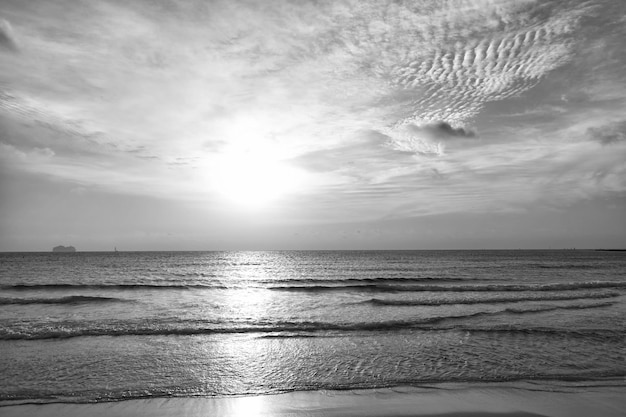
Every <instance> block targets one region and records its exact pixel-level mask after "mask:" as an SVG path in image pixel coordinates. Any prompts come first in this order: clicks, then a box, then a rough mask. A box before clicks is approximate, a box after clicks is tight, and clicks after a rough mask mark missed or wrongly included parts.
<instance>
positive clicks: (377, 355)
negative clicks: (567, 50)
mask: <svg viewBox="0 0 626 417" xmlns="http://www.w3.org/2000/svg"><path fill="white" fill-rule="evenodd" d="M625 269H626V253H625V252H600V251H517V250H516V251H337V252H316V251H293V252H292V251H285V252H281V251H276V252H130V253H122V252H120V253H96V252H94V253H73V254H56V253H14V254H8V253H5V254H0V285H1V292H0V294H1V297H0V317H1V319H0V350H1V351H2V353H3V354H2V356H1V358H0V374H2V376H3V378H2V379H1V380H0V400H1V401H2V402H4V403H5V404H7V402H8V403H20V402H25V403H28V402H33V401H34V402H58V401H64V402H93V401H118V400H127V399H134V398H151V397H163V396H166V397H167V396H183V397H186V396H224V395H233V394H272V393H278V392H287V391H297V390H335V389H341V390H346V389H360V388H380V387H395V386H423V385H428V384H431V385H432V384H438V383H449V382H467V383H472V382H489V381H492V382H503V381H532V382H533V383H534V384H536V389H538V390H540V389H542V388H541V387H542V386H543V387H544V388H543V389H545V390H549V389H550V387H551V386H552V385H553V384H554V383H555V382H559V381H565V382H570V383H573V384H574V385H576V384H577V385H578V386H585V384H594V383H596V384H597V383H599V382H601V383H602V384H609V385H611V384H612V385H615V386H624V376H626V362H625V361H624V334H625V330H626V279H625V277H624V274H623V271H624V270H625Z"/></svg>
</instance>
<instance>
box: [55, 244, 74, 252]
mask: <svg viewBox="0 0 626 417" xmlns="http://www.w3.org/2000/svg"><path fill="white" fill-rule="evenodd" d="M52 252H76V248H75V247H74V246H62V245H59V246H55V247H54V248H52Z"/></svg>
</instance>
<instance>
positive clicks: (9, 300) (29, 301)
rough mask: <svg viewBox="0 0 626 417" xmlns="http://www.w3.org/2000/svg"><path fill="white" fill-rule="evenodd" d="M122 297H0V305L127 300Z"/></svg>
mask: <svg viewBox="0 0 626 417" xmlns="http://www.w3.org/2000/svg"><path fill="white" fill-rule="evenodd" d="M127 301H131V300H126V299H122V298H114V297H92V296H84V295H70V296H67V297H61V298H0V305H16V304H87V303H109V302H127Z"/></svg>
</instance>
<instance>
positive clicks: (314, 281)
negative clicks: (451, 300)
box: [258, 277, 476, 288]
mask: <svg viewBox="0 0 626 417" xmlns="http://www.w3.org/2000/svg"><path fill="white" fill-rule="evenodd" d="M475 280H476V279H475V278H455V277H414V278H410V277H407V278H403V277H372V278H336V279H333V278H306V279H283V280H272V279H268V280H261V281H258V282H259V283H262V284H265V285H277V284H278V285H281V284H287V283H289V284H294V283H297V284H298V285H294V286H304V284H306V285H320V286H332V287H335V286H339V287H340V286H346V285H348V286H349V285H355V286H364V285H368V284H421V283H428V282H462V281H475ZM272 288H276V287H272ZM278 288H284V287H278Z"/></svg>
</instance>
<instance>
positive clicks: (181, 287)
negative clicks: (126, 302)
mask: <svg viewBox="0 0 626 417" xmlns="http://www.w3.org/2000/svg"><path fill="white" fill-rule="evenodd" d="M0 288H1V289H3V290H13V291H30V290H83V289H85V290H107V289H113V290H190V289H194V288H209V289H228V288H231V287H228V286H225V285H210V284H207V285H186V284H15V285H2V286H0Z"/></svg>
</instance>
